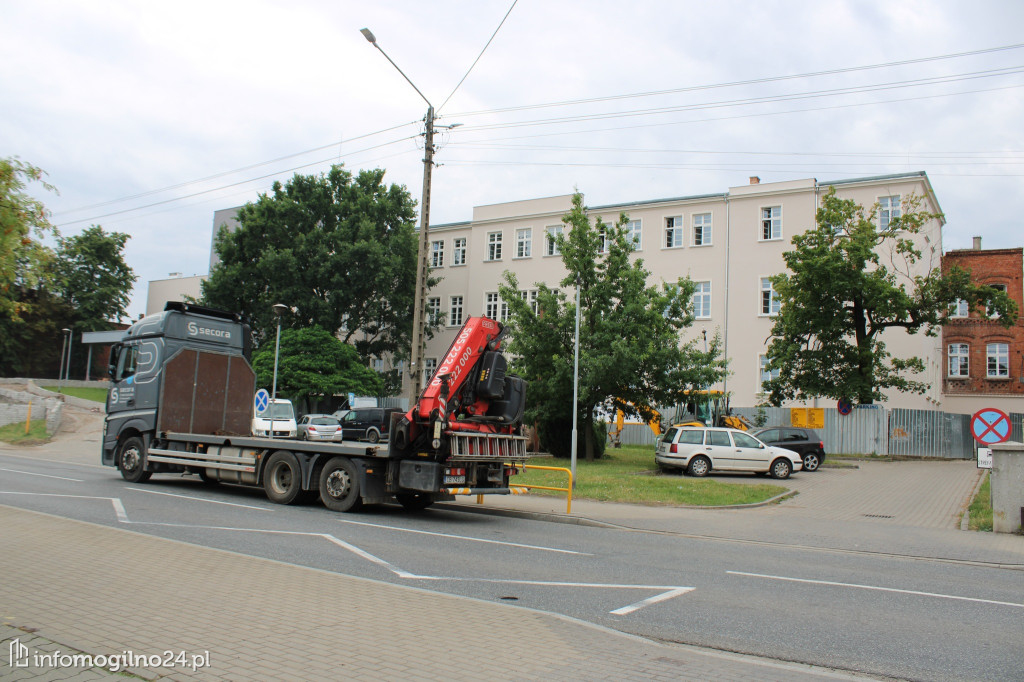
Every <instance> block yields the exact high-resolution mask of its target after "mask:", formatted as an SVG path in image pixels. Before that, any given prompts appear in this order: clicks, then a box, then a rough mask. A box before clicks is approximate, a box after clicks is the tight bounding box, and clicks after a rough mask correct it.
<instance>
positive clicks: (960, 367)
mask: <svg viewBox="0 0 1024 682" xmlns="http://www.w3.org/2000/svg"><path fill="white" fill-rule="evenodd" d="M970 350H971V347H970V346H968V345H967V344H966V343H951V344H949V348H948V351H949V352H948V355H949V376H950V378H960V377H967V376H970Z"/></svg>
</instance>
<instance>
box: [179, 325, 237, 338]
mask: <svg viewBox="0 0 1024 682" xmlns="http://www.w3.org/2000/svg"><path fill="white" fill-rule="evenodd" d="M186 326H187V328H188V335H189V336H204V337H209V338H214V339H224V340H225V341H227V340H228V339H230V338H231V332H230V331H228V330H227V329H213V328H212V327H200V326H199V325H198V324H196V323H195V322H189V323H188V325H186Z"/></svg>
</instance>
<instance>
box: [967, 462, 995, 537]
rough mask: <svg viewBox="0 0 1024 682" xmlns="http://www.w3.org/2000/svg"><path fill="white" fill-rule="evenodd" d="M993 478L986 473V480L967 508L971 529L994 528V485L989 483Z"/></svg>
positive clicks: (989, 529) (988, 529)
mask: <svg viewBox="0 0 1024 682" xmlns="http://www.w3.org/2000/svg"><path fill="white" fill-rule="evenodd" d="M990 483H991V479H990V478H989V474H988V472H986V473H985V482H984V483H982V484H981V487H980V488H978V494H977V496H975V498H974V501H973V502H971V506H970V507H968V508H967V511H968V512H970V514H971V518H970V527H971V530H987V531H990V532H991V530H992V487H991V486H990V485H989V484H990Z"/></svg>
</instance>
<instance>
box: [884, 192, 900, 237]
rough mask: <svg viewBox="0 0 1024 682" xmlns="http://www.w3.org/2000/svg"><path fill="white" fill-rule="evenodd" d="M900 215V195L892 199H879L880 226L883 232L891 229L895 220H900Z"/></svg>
mask: <svg viewBox="0 0 1024 682" xmlns="http://www.w3.org/2000/svg"><path fill="white" fill-rule="evenodd" d="M900 213H902V211H901V210H900V195H899V194H896V195H893V196H891V197H879V198H878V226H879V227H880V228H881V229H883V230H888V229H889V223H890V222H891V221H892V220H893V218H899V217H900Z"/></svg>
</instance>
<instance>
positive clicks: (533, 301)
mask: <svg viewBox="0 0 1024 682" xmlns="http://www.w3.org/2000/svg"><path fill="white" fill-rule="evenodd" d="M519 295H520V296H521V297H522V299H523V300H524V301H526V302H527V303H529V304H530V310H532V311H533V314H534V315H536V314H537V290H536V289H529V290H527V291H520V292H519Z"/></svg>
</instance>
